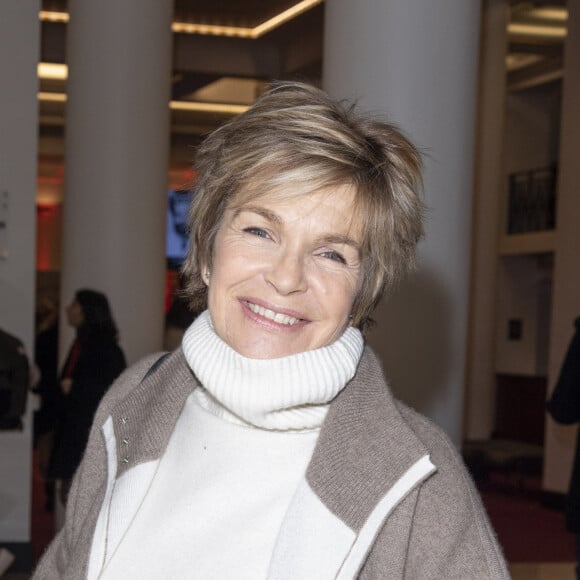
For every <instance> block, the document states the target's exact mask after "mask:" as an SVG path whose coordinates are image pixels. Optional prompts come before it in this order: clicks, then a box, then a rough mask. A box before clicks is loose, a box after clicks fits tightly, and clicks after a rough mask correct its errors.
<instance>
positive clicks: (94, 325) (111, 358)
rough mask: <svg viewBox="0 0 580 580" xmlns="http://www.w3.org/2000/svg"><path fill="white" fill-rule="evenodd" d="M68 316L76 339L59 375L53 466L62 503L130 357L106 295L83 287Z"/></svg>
mask: <svg viewBox="0 0 580 580" xmlns="http://www.w3.org/2000/svg"><path fill="white" fill-rule="evenodd" d="M66 315H67V321H68V323H69V325H70V326H72V327H73V328H75V329H76V338H75V340H74V342H73V344H72V346H71V348H70V350H69V353H68V356H67V358H66V361H65V364H64V367H63V369H62V373H61V376H60V389H61V391H62V393H63V395H64V403H63V407H62V413H61V417H60V421H59V425H58V427H57V429H56V433H55V441H54V448H53V452H52V456H51V461H50V467H49V475H50V477H52V478H54V479H57V480H60V481H61V485H60V499H61V500H62V502H63V503H66V499H67V496H68V490H69V487H70V481H71V479H72V476H73V475H74V472H75V470H76V468H77V467H78V465H79V463H80V461H81V458H82V455H83V452H84V450H85V446H86V444H87V440H88V437H89V430H90V427H91V423H92V421H93V416H94V414H95V411H96V409H97V407H98V405H99V402H100V400H101V398H102V397H103V395H104V394H105V392H106V391H107V389H108V388H109V386H110V385H111V383H112V382H113V381H114V380H115V379H116V378H117V376H119V374H121V372H122V371H123V369H124V368H125V366H126V363H125V355H124V354H123V351H122V350H121V348H120V347H119V345H118V343H117V337H118V333H117V326H116V324H115V321H114V320H113V316H112V314H111V309H110V307H109V301H108V300H107V297H106V296H105V295H104V294H102V293H101V292H97V291H95V290H87V289H83V290H78V291H77V292H76V294H75V297H74V300H73V301H72V302H71V303H70V304H69V306H67V309H66Z"/></svg>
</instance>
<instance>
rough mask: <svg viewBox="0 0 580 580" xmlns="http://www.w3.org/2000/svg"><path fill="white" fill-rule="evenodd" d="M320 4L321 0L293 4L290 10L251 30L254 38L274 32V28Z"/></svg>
mask: <svg viewBox="0 0 580 580" xmlns="http://www.w3.org/2000/svg"><path fill="white" fill-rule="evenodd" d="M321 3H322V0H302V2H298V3H297V4H294V6H290V8H288V9H287V10H284V12H280V14H277V15H276V16H273V17H272V18H270V20H266V22H263V23H262V24H260V25H258V26H256V28H254V29H253V32H254V34H255V36H254V38H259V37H260V36H262V35H264V34H266V33H267V32H270V31H271V30H274V28H277V27H278V26H281V25H282V24H284V23H286V22H288V21H289V20H292V19H293V18H296V16H299V15H300V14H303V13H304V12H306V11H308V10H310V9H311V8H314V6H316V5H317V4H321Z"/></svg>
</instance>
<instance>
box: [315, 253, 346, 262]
mask: <svg viewBox="0 0 580 580" xmlns="http://www.w3.org/2000/svg"><path fill="white" fill-rule="evenodd" d="M321 255H322V256H323V257H325V258H328V259H329V260H334V261H335V262H340V263H341V264H346V260H345V259H344V257H343V256H341V255H340V254H339V253H338V252H335V251H334V250H330V251H328V252H323V253H322V254H321Z"/></svg>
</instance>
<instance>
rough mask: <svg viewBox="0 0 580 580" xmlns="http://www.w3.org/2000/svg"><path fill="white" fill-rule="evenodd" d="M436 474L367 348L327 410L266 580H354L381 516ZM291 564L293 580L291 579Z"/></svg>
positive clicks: (374, 358)
mask: <svg viewBox="0 0 580 580" xmlns="http://www.w3.org/2000/svg"><path fill="white" fill-rule="evenodd" d="M434 470H435V468H434V466H433V465H432V464H431V462H430V461H429V457H428V451H427V449H426V448H425V446H424V445H423V444H422V442H421V441H420V440H419V439H418V438H417V436H416V435H415V434H414V432H413V431H412V430H411V429H410V428H409V426H408V425H407V423H406V422H405V420H404V419H403V417H402V416H401V414H400V412H399V410H398V407H397V403H396V402H395V400H394V399H393V397H392V395H391V393H390V391H389V389H388V387H387V385H386V381H385V379H384V376H383V372H382V369H381V365H380V364H379V362H378V360H377V359H376V356H375V355H374V354H373V353H372V351H371V350H370V349H368V348H366V349H365V352H364V354H363V357H362V359H361V362H360V364H359V368H358V370H357V373H356V375H355V377H354V378H353V380H352V381H351V382H350V383H349V384H348V385H347V386H346V387H345V388H344V389H343V390H342V391H341V393H340V394H339V395H338V396H337V398H336V399H335V400H334V401H333V402H332V404H331V406H330V409H329V412H328V415H327V417H326V420H325V422H324V425H323V427H322V430H321V433H320V437H319V439H318V442H317V446H316V448H315V450H314V454H313V456H312V459H311V461H310V464H309V466H308V469H307V472H306V477H305V479H304V481H303V482H302V484H301V485H300V487H299V489H298V490H297V493H296V495H295V497H294V498H293V500H292V502H291V505H290V507H289V509H288V512H287V514H286V517H285V520H284V523H283V525H282V529H281V531H280V535H279V538H278V541H277V544H276V548H275V550H274V554H273V558H272V562H271V567H270V575H269V578H274V579H276V580H279V579H283V578H287V577H288V578H289V577H291V576H292V577H294V578H296V577H301V578H302V577H304V578H352V577H355V576H356V573H357V572H358V569H359V568H360V565H361V564H362V562H363V561H364V558H365V556H366V554H367V552H368V549H369V548H370V546H372V543H373V541H374V538H375V537H376V534H377V533H378V531H379V530H380V529H381V527H382V525H383V522H384V520H385V518H387V517H388V515H389V514H390V513H391V512H392V510H393V509H395V507H396V506H397V505H398V504H399V502H401V501H402V500H403V499H404V498H405V497H406V496H407V495H408V494H409V493H410V492H411V490H412V489H414V488H415V487H416V486H417V485H418V484H419V483H420V482H421V481H423V480H424V479H425V478H427V477H429V475H430V474H431V473H432V472H433V471H434ZM291 558H292V564H291V565H289V564H288V562H289V561H290V560H291ZM296 565H298V566H300V567H301V574H299V575H296V574H295V573H294V574H292V572H295V566H296ZM284 567H285V568H286V570H287V571H286V572H284ZM302 567H303V568H305V569H304V570H302ZM307 567H309V568H308V569H306V568H307ZM341 570H344V572H342V571H341Z"/></svg>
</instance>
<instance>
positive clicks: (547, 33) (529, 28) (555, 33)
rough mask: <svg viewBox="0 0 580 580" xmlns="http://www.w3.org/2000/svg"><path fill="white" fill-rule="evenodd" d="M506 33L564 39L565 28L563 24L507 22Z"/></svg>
mask: <svg viewBox="0 0 580 580" xmlns="http://www.w3.org/2000/svg"><path fill="white" fill-rule="evenodd" d="M508 34H510V35H511V36H527V37H533V38H546V39H554V40H556V39H564V38H566V34H567V30H566V27H564V26H537V25H535V24H517V23H515V22H512V23H510V24H508Z"/></svg>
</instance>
